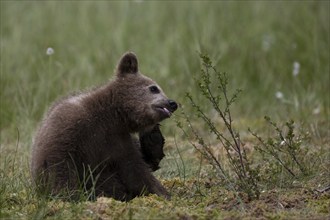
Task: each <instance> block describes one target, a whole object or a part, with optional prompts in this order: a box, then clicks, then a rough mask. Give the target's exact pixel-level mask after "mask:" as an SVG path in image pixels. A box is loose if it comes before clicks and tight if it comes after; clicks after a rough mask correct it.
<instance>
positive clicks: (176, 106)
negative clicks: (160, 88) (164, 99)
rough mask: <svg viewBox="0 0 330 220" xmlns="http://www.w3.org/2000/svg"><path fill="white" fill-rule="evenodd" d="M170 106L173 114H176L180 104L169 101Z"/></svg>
mask: <svg viewBox="0 0 330 220" xmlns="http://www.w3.org/2000/svg"><path fill="white" fill-rule="evenodd" d="M168 104H169V105H170V108H171V112H174V111H175V110H176V109H177V108H178V104H176V102H175V101H173V100H168Z"/></svg>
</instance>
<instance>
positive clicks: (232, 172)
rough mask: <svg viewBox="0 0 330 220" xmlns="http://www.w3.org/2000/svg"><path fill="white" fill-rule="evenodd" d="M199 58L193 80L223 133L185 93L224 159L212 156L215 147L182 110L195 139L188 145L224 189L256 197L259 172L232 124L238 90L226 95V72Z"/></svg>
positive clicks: (207, 59)
mask: <svg viewBox="0 0 330 220" xmlns="http://www.w3.org/2000/svg"><path fill="white" fill-rule="evenodd" d="M200 58H201V61H202V69H201V77H200V79H196V82H197V83H198V88H199V92H200V93H201V94H202V97H203V99H204V100H205V101H206V103H208V104H210V105H211V106H212V108H213V109H214V110H215V112H216V113H217V116H218V117H219V118H220V121H221V122H222V123H223V124H224V126H225V132H222V131H221V130H220V129H219V128H218V127H219V126H217V125H216V124H215V122H213V121H212V119H211V118H210V117H209V116H208V115H207V114H206V113H205V111H203V109H202V108H201V106H200V105H198V104H197V103H196V101H195V99H194V98H193V97H192V95H191V94H190V93H187V94H186V96H187V98H188V100H189V102H190V104H191V105H192V107H193V109H194V112H195V113H196V115H197V117H198V118H199V119H202V121H203V122H204V123H205V125H206V127H208V129H209V130H210V132H211V133H213V134H214V135H215V137H216V139H217V141H219V142H220V145H217V146H220V147H222V148H223V149H224V152H225V156H226V158H221V155H217V156H216V155H215V153H214V150H213V149H214V146H213V147H212V146H211V145H210V144H209V143H206V142H205V140H204V138H203V137H201V136H200V134H199V133H198V132H197V130H196V129H195V127H194V125H193V124H192V122H191V120H190V119H189V117H188V116H187V115H186V114H185V113H184V112H183V115H184V118H185V122H186V123H187V124H188V126H189V128H190V129H191V132H192V134H193V138H194V140H195V141H191V144H192V145H193V146H194V148H195V149H196V150H197V151H198V152H200V153H201V154H202V155H203V156H204V157H205V158H206V159H207V161H208V162H209V163H210V164H211V165H212V166H213V167H214V169H215V170H216V173H217V174H218V176H219V177H220V179H221V180H223V181H224V182H225V183H226V184H225V185H226V186H227V188H229V189H231V190H234V191H239V192H244V193H246V194H247V196H248V198H249V199H254V198H258V197H259V194H260V192H259V188H258V185H257V182H258V172H257V171H256V170H254V169H252V168H251V161H250V159H249V158H248V157H247V154H246V152H245V150H244V148H243V144H242V142H241V139H240V135H239V133H238V132H237V131H236V130H235V129H234V127H233V118H232V115H231V106H232V104H233V103H234V102H235V101H236V99H237V97H238V95H239V93H240V92H241V90H236V92H234V93H233V94H232V95H229V94H228V89H227V85H228V78H227V75H226V73H222V72H219V71H218V70H217V69H216V67H215V66H214V65H213V64H212V62H211V60H210V58H209V57H208V56H207V55H203V54H200ZM177 124H178V127H180V128H181V129H182V130H183V131H184V133H185V134H186V135H188V132H187V131H186V130H185V129H183V125H182V123H181V122H178V123H177ZM188 136H189V135H188ZM225 161H228V164H229V166H226V165H225Z"/></svg>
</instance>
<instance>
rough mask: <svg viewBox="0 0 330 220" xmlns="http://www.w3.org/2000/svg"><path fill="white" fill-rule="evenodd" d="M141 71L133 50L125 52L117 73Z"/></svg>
mask: <svg viewBox="0 0 330 220" xmlns="http://www.w3.org/2000/svg"><path fill="white" fill-rule="evenodd" d="M138 71H139V69H138V61H137V57H136V55H135V54H134V53H132V52H127V53H125V54H124V55H123V56H122V58H121V59H120V61H119V63H118V66H117V71H116V72H117V75H124V74H127V73H131V74H135V73H137V72H138Z"/></svg>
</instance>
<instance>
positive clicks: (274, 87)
mask: <svg viewBox="0 0 330 220" xmlns="http://www.w3.org/2000/svg"><path fill="white" fill-rule="evenodd" d="M0 4H1V17H0V22H1V39H0V43H1V45H0V49H1V81H0V101H1V103H0V104H1V106H0V110H1V111H0V129H1V130H0V131H1V137H0V144H1V145H0V218H33V219H40V218H45V217H46V218H67V219H69V218H73V217H76V216H78V217H80V218H90V219H94V218H97V216H99V217H101V218H130V219H144V218H150V219H154V218H177V219H180V218H181V219H189V218H192V219H194V218H201V219H207V218H220V219H221V218H243V217H244V218H256V217H260V218H273V219H278V218H284V219H285V218H296V219H299V218H320V219H322V218H327V216H329V203H330V202H329V201H330V199H329V193H316V192H315V189H320V188H322V187H324V186H327V185H329V180H328V178H327V177H328V176H329V168H328V167H329V165H330V164H329V161H330V155H329V141H330V139H329V137H330V134H329V128H330V122H329V110H330V99H329V93H330V90H329V82H330V81H329V80H330V79H329V75H330V74H329V71H330V69H329V59H330V55H329V51H330V48H329V47H330V46H329V37H330V33H329V31H330V29H329V19H330V17H329V10H330V4H329V2H328V1H247V2H244V1H243V2H242V1H234V2H230V1H219V2H212V1H210V2H202V1H192V2H186V1H179V2H175V1H166V2H156V1H151V2H149V1H148V2H145V1H126V2H107V1H97V2H93V1H80V2H77V1H64V2H63V1H62V2H56V1H44V2H39V1H26V2H25V1H1V3H0ZM48 47H52V48H54V50H55V53H54V54H53V55H52V56H47V55H46V50H47V48H48ZM127 50H131V51H134V52H135V53H136V54H137V55H138V58H139V61H140V69H141V70H142V71H143V73H145V74H146V75H148V76H150V77H152V78H153V79H155V80H156V81H157V82H158V83H159V84H160V85H161V87H162V88H163V90H164V91H165V92H166V93H167V95H168V96H169V97H171V98H173V99H175V100H176V101H178V102H179V103H181V105H182V108H183V109H184V111H185V112H186V113H187V114H188V116H189V117H191V118H193V117H194V115H192V114H193V113H192V107H191V106H190V105H189V101H188V100H187V99H186V98H185V94H186V92H190V93H191V94H192V95H193V96H194V97H196V101H197V102H198V104H199V105H201V106H204V111H206V112H207V113H209V114H211V115H212V114H213V112H212V110H211V108H210V107H209V106H208V105H206V103H204V101H203V99H202V98H201V94H200V93H199V92H198V89H197V85H196V84H195V83H194V78H196V77H198V76H199V74H200V68H201V66H200V65H201V63H200V60H199V55H198V52H203V53H207V54H209V55H210V57H211V59H212V60H213V61H214V63H215V65H217V67H218V68H219V70H220V71H226V72H227V73H228V74H229V80H230V82H229V90H231V91H230V92H233V91H235V90H236V89H242V90H243V92H242V94H241V95H240V98H239V99H238V101H237V102H236V103H235V105H234V106H233V107H232V111H233V115H234V116H233V117H234V125H235V127H236V128H238V130H239V131H240V134H241V138H242V139H243V140H244V141H245V142H246V143H247V145H253V144H254V143H255V142H256V140H255V139H253V138H252V137H251V135H249V133H248V128H251V129H253V130H254V131H256V132H258V133H259V134H261V135H264V136H269V135H272V132H273V131H272V130H271V129H269V128H268V127H267V124H266V123H265V122H264V120H263V117H264V115H269V116H271V117H272V118H273V119H274V120H275V121H280V122H281V121H282V122H284V121H287V120H289V119H293V120H294V121H295V122H296V125H297V126H298V129H303V130H306V131H307V132H309V134H310V137H311V140H310V142H309V143H308V146H309V147H310V148H311V149H313V153H314V158H315V161H314V164H316V165H315V166H314V169H312V174H311V175H310V176H308V177H304V178H300V179H298V180H293V179H290V178H289V177H287V176H283V179H282V180H279V181H280V182H279V184H275V185H276V186H278V185H280V184H281V183H282V187H274V185H272V184H269V186H267V187H266V188H265V189H264V191H263V192H262V194H261V196H260V199H259V200H255V201H253V202H250V203H246V205H245V206H241V205H237V204H236V203H235V201H236V200H235V199H234V195H233V194H232V192H230V191H227V190H225V189H224V188H223V187H222V186H221V185H217V184H215V183H216V181H215V179H214V178H213V177H212V175H211V174H212V170H211V169H210V168H209V166H208V164H207V162H206V161H204V160H201V157H200V155H199V154H198V153H196V152H195V151H194V150H193V147H192V146H191V145H190V144H189V141H188V140H187V138H186V137H185V136H184V135H183V134H182V132H180V129H179V128H177V127H176V124H175V122H174V121H175V120H173V119H171V120H168V121H166V122H164V123H162V124H163V126H162V129H163V130H164V134H165V137H166V140H167V141H166V148H165V151H166V152H165V153H166V155H167V156H166V158H165V159H164V161H162V169H160V170H159V171H157V173H156V175H157V176H158V178H160V179H162V181H163V182H164V184H165V185H166V187H167V188H168V189H171V191H172V195H173V198H172V200H171V201H163V200H162V199H161V198H157V197H156V196H151V197H144V198H138V199H134V200H133V201H132V202H130V203H121V202H117V201H114V200H112V199H106V198H101V199H99V200H98V201H96V202H94V203H92V202H86V201H80V202H77V203H66V202H62V201H59V200H56V199H55V200H47V199H43V198H40V197H38V196H37V195H36V193H35V192H34V189H33V187H32V186H31V180H30V176H29V158H30V149H31V140H32V137H33V134H34V132H35V129H36V127H37V124H38V123H39V122H40V120H41V118H42V115H43V114H44V112H45V111H46V110H47V107H49V105H50V104H51V103H52V102H53V101H54V100H56V99H57V98H59V97H61V96H63V95H66V94H68V93H70V92H72V91H76V90H83V89H85V88H88V87H93V86H95V85H100V84H103V83H105V82H106V81H107V80H108V79H109V78H111V77H112V74H113V69H114V67H115V64H116V62H117V60H118V59H119V57H120V56H121V55H122V54H123V53H124V52H125V51H127ZM295 62H298V63H299V65H300V68H299V74H298V75H296V76H294V75H293V71H294V70H293V69H294V63H295ZM276 92H281V93H282V94H283V97H282V98H276V96H275V94H276ZM174 119H178V120H180V114H178V113H177V114H176V115H175V116H174ZM214 120H215V122H217V119H216V118H214ZM196 123H197V122H196ZM217 125H218V126H219V127H220V128H221V126H222V125H221V124H220V123H218V124H217ZM196 126H197V127H199V128H200V130H201V132H202V134H203V137H204V138H205V139H206V140H208V141H209V142H211V143H212V141H213V137H212V136H211V135H210V134H209V132H208V131H207V130H204V131H203V129H202V128H203V124H197V125H196ZM252 151H253V150H252ZM252 153H253V152H252ZM314 164H312V161H311V162H310V166H313V165H314ZM288 182H289V183H290V184H289V186H288V187H285V186H286V184H287V183H288ZM242 198H243V199H244V197H242ZM242 210H243V212H242Z"/></svg>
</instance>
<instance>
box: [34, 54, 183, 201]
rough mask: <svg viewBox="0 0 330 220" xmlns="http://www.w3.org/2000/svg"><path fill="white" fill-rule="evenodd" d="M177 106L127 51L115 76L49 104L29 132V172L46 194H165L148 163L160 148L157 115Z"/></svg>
mask: <svg viewBox="0 0 330 220" xmlns="http://www.w3.org/2000/svg"><path fill="white" fill-rule="evenodd" d="M176 108H177V105H176V103H175V102H174V101H172V100H169V99H168V98H167V97H166V95H165V94H164V93H163V92H162V90H161V88H160V87H159V86H158V85H157V84H156V83H155V82H154V81H153V80H151V79H150V78H147V77H145V76H144V75H142V74H141V73H140V72H139V70H138V61H137V58H136V56H135V55H134V54H133V53H126V54H124V56H123V57H122V58H121V60H120V61H119V63H118V66H117V70H116V77H115V79H114V80H112V81H110V82H109V83H108V84H107V85H104V86H102V87H100V88H97V89H94V90H92V91H89V92H86V93H80V94H77V95H74V96H69V97H67V98H64V99H62V100H60V101H58V102H56V103H55V104H54V105H53V106H52V107H51V108H50V110H49V112H48V113H47V115H46V116H45V118H44V120H43V122H42V123H41V126H40V128H39V130H38V132H37V134H36V136H35V139H34V143H33V151H32V161H31V173H32V177H33V179H34V180H35V182H36V184H37V186H38V187H39V189H41V190H45V191H47V192H49V193H51V194H53V195H56V194H62V193H66V195H71V196H72V197H75V196H77V195H80V193H81V192H84V193H87V195H90V197H91V198H93V197H95V196H108V197H113V198H115V199H118V200H126V201H127V200H130V199H132V198H134V197H136V196H139V195H142V194H145V195H146V194H149V193H154V194H157V195H159V196H164V197H166V198H169V193H168V192H167V191H166V189H165V188H164V187H163V186H162V185H161V183H160V182H159V181H158V180H157V179H156V178H155V177H154V176H153V175H152V173H151V170H156V169H158V165H159V161H160V160H161V159H162V158H163V156H164V154H163V145H164V139H163V136H162V134H161V132H160V130H159V125H158V123H159V122H160V121H162V120H164V119H166V118H168V117H170V115H171V113H172V112H174V111H175V110H176ZM134 133H139V139H137V137H136V135H133V134H134ZM153 146H154V147H155V148H153Z"/></svg>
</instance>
